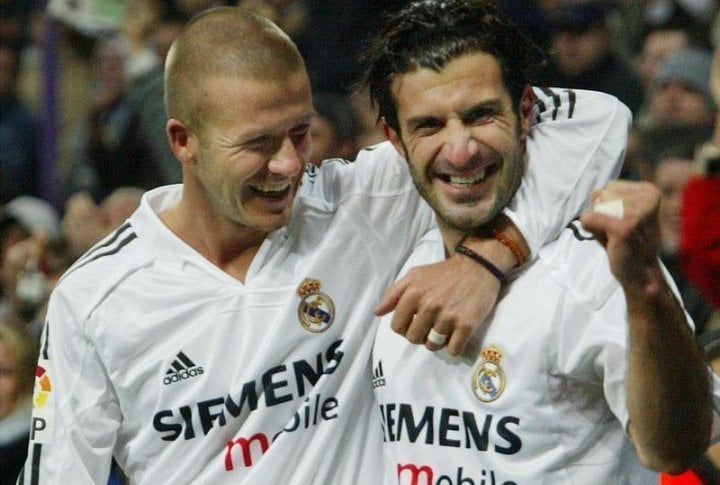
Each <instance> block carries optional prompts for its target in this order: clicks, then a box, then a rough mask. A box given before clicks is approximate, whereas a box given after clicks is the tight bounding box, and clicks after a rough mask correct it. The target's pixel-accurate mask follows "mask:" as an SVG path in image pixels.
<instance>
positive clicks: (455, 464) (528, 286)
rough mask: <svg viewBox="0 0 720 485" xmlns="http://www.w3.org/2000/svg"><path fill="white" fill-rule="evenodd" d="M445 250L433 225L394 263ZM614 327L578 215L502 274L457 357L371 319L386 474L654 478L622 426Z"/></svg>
mask: <svg viewBox="0 0 720 485" xmlns="http://www.w3.org/2000/svg"><path fill="white" fill-rule="evenodd" d="M444 258H445V250H444V247H443V241H442V236H441V235H440V232H439V231H438V230H436V231H433V232H431V233H429V234H427V235H426V236H425V237H424V238H423V240H422V242H421V243H420V244H419V245H418V247H417V248H416V250H415V251H414V252H413V255H412V256H411V257H410V259H409V260H408V262H407V264H406V266H405V268H403V271H402V272H401V274H404V273H405V272H406V271H407V270H408V269H410V268H412V267H414V266H418V265H422V264H429V263H433V262H436V261H440V260H442V259H444ZM666 277H667V278H668V280H669V276H668V274H667V273H666ZM671 286H672V287H673V288H674V285H673V284H672V283H671ZM677 294H678V293H677V291H676V295H677ZM678 298H679V297H678ZM688 319H689V317H688ZM689 323H690V322H689ZM627 329H628V323H627V305H626V303H625V295H624V293H623V291H622V289H621V287H620V285H619V283H618V282H617V280H616V279H615V278H614V276H613V275H612V273H611V272H610V266H609V263H608V257H607V253H606V252H605V251H604V250H603V248H602V246H601V245H600V244H598V243H597V242H596V241H595V240H593V239H592V237H591V235H590V234H589V233H587V232H584V231H583V230H582V229H581V225H580V223H579V222H578V221H574V222H572V223H571V224H570V225H569V226H568V228H566V229H565V230H564V231H563V233H562V234H561V235H560V237H559V238H558V240H557V241H554V242H551V243H550V244H548V245H546V246H544V247H543V248H542V249H541V250H540V254H539V256H538V258H537V259H536V260H535V261H534V262H533V263H531V264H530V265H528V267H527V268H525V269H523V270H522V272H520V273H519V274H516V275H514V277H513V278H512V279H511V281H510V283H509V284H508V285H506V286H505V287H504V289H503V292H502V294H501V295H500V299H499V303H498V305H497V307H496V309H495V312H494V313H493V315H492V318H491V320H490V322H489V324H488V325H487V330H485V331H484V332H483V333H481V334H480V333H479V334H477V335H475V336H474V340H473V345H472V346H471V348H469V350H468V351H467V352H466V353H465V354H463V355H462V356H459V357H453V356H451V355H450V354H448V353H447V352H446V351H445V350H441V351H438V352H437V353H431V352H430V351H428V350H427V349H425V348H424V347H423V346H417V345H412V344H410V343H408V342H407V341H406V340H404V339H403V338H401V337H399V336H398V335H397V334H396V333H394V332H393V331H392V329H391V328H390V316H388V317H384V318H383V320H382V321H381V323H380V326H379V329H378V334H377V337H376V339H375V345H374V348H373V357H372V360H373V387H374V388H375V395H376V398H377V401H378V409H379V414H380V416H381V419H382V426H383V450H384V458H385V466H386V470H387V481H386V483H388V484H390V483H393V484H400V485H410V484H413V485H431V484H432V485H435V484H448V485H450V484H457V485H460V484H463V485H470V484H476V485H480V484H483V485H571V484H572V485H586V484H632V485H643V484H647V485H657V484H658V483H659V481H658V480H659V477H658V473H657V472H655V471H652V470H650V469H648V468H646V467H645V466H643V465H642V464H641V462H640V460H639V459H638V456H637V453H636V451H635V448H634V446H633V444H632V442H631V441H630V439H629V437H628V436H627V433H626V432H625V430H626V429H627V424H628V419H629V418H628V411H627V406H626V388H625V383H626V380H625V378H626V374H627V352H628V348H627V339H628V337H627Z"/></svg>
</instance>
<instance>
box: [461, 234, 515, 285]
mask: <svg viewBox="0 0 720 485" xmlns="http://www.w3.org/2000/svg"><path fill="white" fill-rule="evenodd" d="M463 242H465V238H462V239H461V240H460V242H459V243H457V246H455V252H456V253H460V254H463V255H465V256H467V257H468V258H470V259H472V260H473V261H475V262H476V263H478V264H479V265H481V266H482V267H483V268H485V269H486V270H488V271H489V272H490V273H491V274H492V275H493V276H494V277H495V278H497V279H498V281H499V282H500V284H501V285H502V284H504V283H505V273H503V272H502V271H500V268H498V267H497V266H495V265H494V264H493V263H491V262H490V261H489V260H488V259H486V258H484V257H483V256H480V255H479V254H478V253H476V252H475V251H473V250H472V249H470V248H468V247H466V246H463V244H462V243H463Z"/></svg>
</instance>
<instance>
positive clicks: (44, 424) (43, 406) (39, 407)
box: [30, 360, 55, 443]
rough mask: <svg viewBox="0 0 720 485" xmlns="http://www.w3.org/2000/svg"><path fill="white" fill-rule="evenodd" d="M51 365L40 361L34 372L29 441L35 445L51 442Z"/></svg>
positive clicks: (53, 388)
mask: <svg viewBox="0 0 720 485" xmlns="http://www.w3.org/2000/svg"><path fill="white" fill-rule="evenodd" d="M52 379H53V373H52V364H51V362H50V361H49V360H40V362H38V366H37V369H36V370H35V391H34V394H33V412H32V423H31V428H30V439H31V440H32V441H33V442H35V443H51V442H52V424H53V417H54V413H53V407H52V404H53V397H54V391H55V386H54V384H53V381H52Z"/></svg>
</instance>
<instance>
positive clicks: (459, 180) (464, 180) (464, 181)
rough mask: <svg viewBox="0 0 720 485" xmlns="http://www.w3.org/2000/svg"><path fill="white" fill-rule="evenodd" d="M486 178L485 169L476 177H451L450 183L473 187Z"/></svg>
mask: <svg viewBox="0 0 720 485" xmlns="http://www.w3.org/2000/svg"><path fill="white" fill-rule="evenodd" d="M484 178H485V169H482V170H480V171H479V172H478V173H476V174H475V176H474V177H471V178H468V177H458V176H452V175H450V183H451V184H455V185H472V184H475V183H478V182H480V181H481V180H482V179H484Z"/></svg>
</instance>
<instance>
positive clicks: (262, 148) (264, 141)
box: [242, 135, 278, 154]
mask: <svg viewBox="0 0 720 485" xmlns="http://www.w3.org/2000/svg"><path fill="white" fill-rule="evenodd" d="M277 145H278V143H277V140H275V139H274V137H271V136H269V135H260V136H257V137H255V138H251V139H250V140H247V141H246V142H245V143H243V145H242V146H243V148H244V149H245V150H249V151H252V152H256V153H261V154H269V153H273V152H274V151H275V149H276V147H277Z"/></svg>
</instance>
